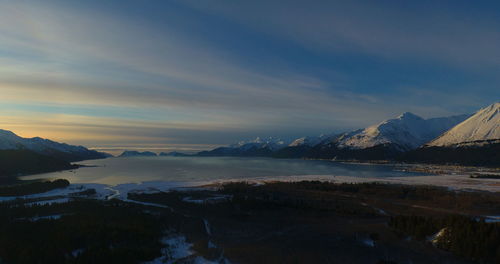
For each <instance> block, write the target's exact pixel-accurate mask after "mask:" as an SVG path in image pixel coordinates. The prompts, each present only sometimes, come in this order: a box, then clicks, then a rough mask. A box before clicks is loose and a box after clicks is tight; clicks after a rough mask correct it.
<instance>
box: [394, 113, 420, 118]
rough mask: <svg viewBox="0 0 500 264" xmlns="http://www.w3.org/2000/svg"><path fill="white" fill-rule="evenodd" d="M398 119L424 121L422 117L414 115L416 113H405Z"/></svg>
mask: <svg viewBox="0 0 500 264" xmlns="http://www.w3.org/2000/svg"><path fill="white" fill-rule="evenodd" d="M397 119H405V120H411V119H413V120H423V118H421V117H420V116H418V115H416V114H414V113H410V112H404V113H402V114H400V115H399V116H398V117H397Z"/></svg>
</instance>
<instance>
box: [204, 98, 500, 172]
mask: <svg viewBox="0 0 500 264" xmlns="http://www.w3.org/2000/svg"><path fill="white" fill-rule="evenodd" d="M499 109H500V103H494V104H492V105H490V106H488V107H485V108H483V109H481V110H479V111H477V112H476V113H474V114H472V115H470V114H464V115H457V116H450V117H440V118H430V119H424V118H422V117H419V116H417V115H415V114H412V113H409V112H406V113H403V114H401V115H399V116H398V117H396V118H393V119H388V120H385V121H382V122H380V123H378V124H375V125H372V126H369V127H367V128H364V129H358V130H353V131H350V132H345V133H340V134H329V135H320V136H317V137H302V138H298V139H296V140H293V141H291V142H287V141H284V140H281V139H278V138H267V139H261V138H257V139H255V140H251V141H242V142H239V143H237V144H233V145H230V146H227V147H219V148H216V149H214V150H211V151H203V152H200V153H198V155H200V156H266V157H276V158H312V159H335V160H399V161H419V162H437V163H460V164H465V165H491V164H493V165H497V164H498V165H500V158H499V157H498V153H500V151H498V147H499V145H500V115H499V111H500V110H499ZM477 152H479V153H482V152H484V154H482V155H478V154H477ZM454 153H461V156H460V158H457V157H456V155H454Z"/></svg>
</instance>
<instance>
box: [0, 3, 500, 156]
mask: <svg viewBox="0 0 500 264" xmlns="http://www.w3.org/2000/svg"><path fill="white" fill-rule="evenodd" d="M8 3H9V4H5V3H3V4H2V6H1V8H0V92H1V94H0V104H4V105H8V107H7V106H5V107H3V109H2V107H0V110H2V115H3V117H2V118H3V119H2V122H1V123H0V125H2V127H4V128H11V129H14V130H15V131H20V132H21V133H23V134H26V135H30V136H35V135H40V136H45V137H49V138H54V139H61V140H68V141H70V142H73V143H76V142H82V144H83V143H85V144H87V143H90V144H91V145H96V144H102V145H107V146H108V147H113V146H117V145H120V144H121V143H120V142H122V143H123V142H129V143H130V144H131V143H137V144H140V142H142V143H143V144H150V145H151V146H153V145H154V144H172V145H175V144H177V146H181V145H182V144H184V145H183V146H184V147H186V148H187V147H188V146H187V145H189V144H188V143H189V142H191V143H192V144H198V146H202V145H203V146H204V145H206V144H224V143H229V142H230V141H233V140H238V139H239V138H241V137H252V136H257V135H264V136H265V135H285V136H294V135H304V134H316V133H319V132H331V131H333V130H335V131H339V130H345V129H350V128H358V127H363V126H366V125H369V124H372V123H373V122H377V121H379V120H382V119H386V118H390V117H392V116H393V115H396V114H398V113H399V112H403V111H406V110H416V111H421V112H423V113H426V114H432V113H430V112H431V110H432V112H433V113H450V112H451V111H449V108H447V107H448V106H449V104H448V105H447V104H445V103H443V104H442V105H439V106H435V107H433V108H429V107H428V106H426V107H425V108H424V107H418V104H420V103H421V101H422V100H423V101H425V98H424V99H422V97H421V96H418V95H415V93H413V92H412V91H411V89H408V88H404V89H401V91H402V92H401V93H400V94H395V95H388V94H387V92H386V93H384V92H378V91H376V92H372V91H368V89H359V87H357V82H358V80H357V78H364V77H365V76H355V74H352V73H350V72H348V71H346V70H343V69H340V70H338V69H337V68H335V67H330V66H329V65H323V66H322V67H320V66H318V65H314V66H311V65H312V64H313V63H311V65H309V64H306V65H303V64H301V63H299V62H296V61H294V60H293V59H290V60H288V59H289V58H285V59H282V60H280V59H276V57H273V56H272V55H269V51H268V50H266V51H265V52H263V54H261V55H262V57H259V59H255V58H254V57H253V54H246V53H245V51H247V50H243V51H234V50H233V49H237V48H236V47H231V46H228V45H227V44H225V43H224V42H223V41H221V39H218V38H217V37H216V36H215V35H217V34H223V35H224V34H225V35H230V33H231V32H233V31H239V30H245V28H243V27H240V26H239V25H237V24H233V26H235V27H238V28H237V30H234V29H233V31H228V32H223V31H224V30H225V29H220V28H214V27H210V26H208V25H206V24H207V23H208V22H209V20H210V19H230V20H231V21H235V22H234V23H241V24H243V25H245V27H247V28H252V29H256V30H257V31H258V33H256V34H257V35H258V37H257V38H261V40H262V39H263V40H262V41H263V42H265V41H267V40H268V39H267V38H269V41H271V39H272V38H275V37H279V38H284V39H285V40H286V42H296V43H299V44H300V45H303V46H305V47H306V48H307V49H309V50H314V52H319V53H320V54H323V52H324V54H326V55H328V54H329V53H332V52H341V53H353V54H354V53H355V54H358V53H361V54H369V55H370V56H371V55H374V56H382V57H385V58H391V59H394V58H396V59H401V58H405V57H417V58H418V59H421V58H423V59H428V58H437V59H439V60H440V61H445V62H447V63H455V62H458V61H463V62H469V63H472V62H477V63H480V64H482V65H483V64H487V65H496V62H497V61H496V60H495V56H496V54H497V53H496V52H497V50H496V47H495V45H494V44H498V42H497V40H496V35H495V33H494V32H492V29H491V27H489V26H487V27H484V28H483V30H481V31H475V33H474V35H472V36H473V37H475V38H476V39H480V40H482V42H481V43H483V44H481V45H482V46H480V47H481V48H482V49H481V50H472V48H473V46H474V43H473V42H471V41H466V40H464V39H463V36H460V34H459V33H461V32H454V31H449V30H447V29H450V28H452V29H454V28H460V29H462V30H464V31H466V32H468V31H471V30H472V29H471V27H474V26H469V25H466V24H463V23H462V24H461V23H460V22H457V21H456V20H455V19H451V18H439V17H437V16H436V15H433V16H431V17H430V19H429V21H423V22H425V23H423V24H420V23H419V22H421V21H422V19H418V18H417V17H416V16H415V15H409V14H408V13H405V12H403V13H398V12H396V11H394V10H390V9H386V8H374V7H370V8H368V7H366V6H365V5H363V6H360V5H357V4H345V5H342V6H339V5H334V6H330V4H328V5H327V6H323V5H321V6H316V5H310V6H307V8H305V7H304V6H302V5H299V4H295V3H291V4H289V5H286V6H283V5H282V4H280V3H278V2H267V1H266V2H265V3H264V2H263V3H260V4H259V5H253V4H249V3H250V2H248V3H238V4H237V5H232V4H230V3H227V2H224V3H223V4H217V3H212V4H211V5H210V6H198V5H200V4H201V3H200V2H197V3H194V4H193V5H192V6H193V7H196V8H195V9H194V10H198V11H193V9H188V10H186V9H182V10H180V11H179V10H177V9H176V8H178V7H176V6H174V5H173V6H167V7H163V9H162V12H164V13H165V14H163V13H162V15H160V16H157V17H154V18H151V19H149V17H148V16H149V15H150V14H149V13H148V14H142V15H131V14H130V13H131V12H132V11H131V10H126V8H125V7H123V8H120V9H115V10H114V11H113V12H110V11H109V10H107V11H104V10H105V8H103V7H102V6H101V3H100V2H95V3H94V2H92V3H93V4H89V5H88V6H87V5H84V6H78V7H76V6H73V5H71V4H70V3H66V2H64V1H63V2H60V3H65V4H60V3H59V4H55V3H58V2H57V1H55V2H54V1H49V2H47V3H44V4H41V3H39V2H35V1H23V2H20V1H16V2H14V1H12V2H8ZM185 3H187V2H184V1H183V2H180V3H179V4H178V5H179V6H183V5H185ZM169 4H171V3H169ZM136 5H137V6H135V7H141V6H142V3H141V2H137V3H136ZM167 5H168V4H167ZM120 6H121V5H120ZM190 6H191V5H190ZM159 9H161V8H159ZM189 10H190V11H189ZM199 10H201V12H202V13H205V12H206V13H208V14H209V17H204V16H201V15H200V11H199ZM177 11H178V12H177ZM137 12H138V11H137ZM197 12H198V13H197ZM347 14H349V15H347ZM221 17H223V18H221ZM381 17H382V18H381ZM393 19H400V20H401V19H402V20H403V21H407V22H406V23H404V26H405V27H400V26H398V25H396V24H393V23H391V21H392V20H393ZM436 23H437V24H438V25H443V26H438V27H436V28H433V25H434V24H436ZM444 24H449V25H448V26H444ZM424 29H425V30H424ZM204 31H208V32H204ZM221 32H223V33H221ZM409 32H412V34H410V33H409ZM436 36H437V37H436ZM230 38H231V36H225V38H222V39H229V40H230ZM290 40H291V41H290ZM455 42H456V43H455ZM280 43H281V42H280ZM454 43H455V44H454ZM453 44H454V45H453ZM249 46H251V45H249ZM231 48H232V49H231ZM250 48H251V47H250ZM282 48H283V49H286V48H288V46H286V45H285V46H283V47H282ZM488 52H489V54H490V55H491V54H493V56H490V57H488V56H487V55H486V54H487V53H488ZM304 54H306V55H310V53H304ZM266 55H267V56H268V57H266ZM295 55H297V54H292V55H290V56H291V57H293V56H295ZM301 55H303V54H298V55H297V56H301ZM306 55H303V56H306ZM492 57H493V59H491V58H492ZM291 62H293V63H291ZM362 62H363V61H362ZM296 65H298V66H296ZM353 75H354V76H353ZM366 79H367V80H369V78H368V77H366ZM413 87H415V86H413ZM374 89H375V90H377V89H376V88H374ZM380 89H381V90H384V89H383V88H380ZM385 91H386V90H385ZM404 93H406V94H404ZM406 95H411V98H409V99H407V98H405V96H406ZM412 100H413V101H412ZM478 101H480V100H478ZM471 107H473V106H471ZM6 108H10V109H16V111H14V110H13V111H11V112H10V115H9V114H7V113H8V112H6V111H5V110H6ZM417 113H418V112H417Z"/></svg>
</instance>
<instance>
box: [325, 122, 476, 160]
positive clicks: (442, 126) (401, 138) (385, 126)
mask: <svg viewBox="0 0 500 264" xmlns="http://www.w3.org/2000/svg"><path fill="white" fill-rule="evenodd" d="M467 117H469V115H458V116H451V117H442V118H431V119H423V118H421V117H419V116H417V115H415V114H412V113H409V112H406V113H403V114H401V115H400V116H398V117H397V118H394V119H389V120H385V121H383V122H381V123H379V124H376V125H373V126H370V127H367V128H365V129H362V130H355V131H352V132H349V133H345V134H343V135H341V136H340V137H339V138H336V139H335V141H336V142H335V143H336V146H337V147H338V148H340V149H344V148H349V149H367V148H373V147H375V146H378V145H389V144H391V145H393V146H395V147H396V148H398V149H399V150H400V151H407V150H411V149H415V148H418V147H419V146H421V145H422V144H424V143H426V142H429V141H430V140H432V139H434V138H436V137H437V136H439V135H441V134H442V133H443V132H445V131H447V130H448V129H450V128H451V127H453V126H455V125H456V124H458V123H460V122H462V121H463V120H465V119H466V118H467Z"/></svg>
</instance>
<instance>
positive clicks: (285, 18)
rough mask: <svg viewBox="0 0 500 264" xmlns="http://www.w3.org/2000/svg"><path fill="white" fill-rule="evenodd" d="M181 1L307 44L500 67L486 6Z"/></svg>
mask: <svg viewBox="0 0 500 264" xmlns="http://www.w3.org/2000/svg"><path fill="white" fill-rule="evenodd" d="M179 2H180V3H184V4H188V5H190V6H191V7H193V8H196V9H198V10H200V11H203V12H207V13H211V14H216V15H221V16H225V17H228V18H230V19H232V20H233V21H236V22H239V23H241V24H243V25H246V26H248V27H251V28H254V29H256V30H259V31H262V32H266V33H268V34H270V35H279V36H282V37H286V38H288V39H290V40H293V41H295V42H298V43H300V44H302V45H304V46H305V47H307V48H310V49H316V50H318V49H319V50H321V51H334V52H343V53H354V54H368V55H373V56H380V57H384V58H388V59H393V60H403V61H404V60H408V59H412V60H416V61H424V62H431V63H432V62H440V63H444V64H446V65H447V66H453V67H459V68H469V69H470V68H476V69H483V70H484V67H488V68H492V69H495V70H498V67H499V66H500V60H499V58H500V48H499V47H500V32H499V31H498V28H499V27H500V21H499V20H498V19H497V16H496V14H495V12H493V10H495V9H494V8H493V7H488V6H486V5H479V4H478V5H477V6H476V5H474V6H470V7H468V6H464V5H462V4H458V3H456V2H449V3H447V4H445V3H436V2H434V1H433V2H428V1H419V2H413V3H407V2H404V3H403V2H393V3H391V4H388V3H375V2H373V1H348V2H347V1H327V2H323V1H319V2H314V3H311V2H307V1H288V2H287V4H286V5H285V4H283V3H282V2H281V1H250V2H245V3H236V2H234V1H218V2H217V3H207V2H200V1H190V0H188V1H179ZM471 5H472V4H471ZM493 5H496V4H493ZM474 9H480V10H479V11H477V10H474ZM474 11H476V12H474Z"/></svg>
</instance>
